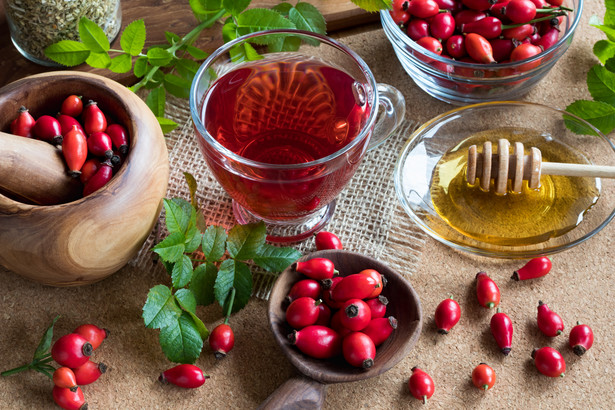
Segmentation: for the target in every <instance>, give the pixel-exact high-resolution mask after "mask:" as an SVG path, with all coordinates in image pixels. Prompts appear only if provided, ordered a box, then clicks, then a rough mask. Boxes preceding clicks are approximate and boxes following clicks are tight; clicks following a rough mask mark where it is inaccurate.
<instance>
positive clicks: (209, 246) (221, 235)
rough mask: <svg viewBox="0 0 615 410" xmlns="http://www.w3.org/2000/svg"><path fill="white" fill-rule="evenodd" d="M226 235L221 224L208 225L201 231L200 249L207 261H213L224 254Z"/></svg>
mask: <svg viewBox="0 0 615 410" xmlns="http://www.w3.org/2000/svg"><path fill="white" fill-rule="evenodd" d="M227 238H228V235H227V234H226V231H225V230H224V228H223V227H221V226H215V225H212V226H208V227H207V229H206V230H205V233H203V243H202V245H201V249H202V251H203V254H204V255H205V259H207V260H208V261H209V262H215V261H218V260H220V259H222V257H223V256H224V252H225V251H226V239H227Z"/></svg>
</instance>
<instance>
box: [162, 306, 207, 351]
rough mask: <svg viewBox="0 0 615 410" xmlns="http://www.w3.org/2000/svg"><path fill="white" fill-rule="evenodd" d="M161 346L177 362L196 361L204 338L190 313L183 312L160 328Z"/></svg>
mask: <svg viewBox="0 0 615 410" xmlns="http://www.w3.org/2000/svg"><path fill="white" fill-rule="evenodd" d="M159 340H160V347H162V351H163V352H164V354H165V356H166V357H167V359H169V360H170V361H172V362H175V363H194V362H195V361H196V359H198V358H199V355H200V354H201V349H202V348H203V339H202V338H201V335H200V333H199V330H198V328H197V326H196V325H195V323H194V320H193V319H192V317H191V316H190V314H188V313H186V312H182V314H181V316H179V317H178V319H177V320H176V321H174V322H173V323H171V324H169V325H168V326H165V327H163V328H162V329H160V339H159Z"/></svg>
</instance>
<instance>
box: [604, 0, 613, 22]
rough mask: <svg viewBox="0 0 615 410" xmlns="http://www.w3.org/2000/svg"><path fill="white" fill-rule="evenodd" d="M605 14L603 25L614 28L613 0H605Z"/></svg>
mask: <svg viewBox="0 0 615 410" xmlns="http://www.w3.org/2000/svg"><path fill="white" fill-rule="evenodd" d="M604 4H605V6H606V12H605V13H604V24H606V25H607V26H611V27H613V26H615V0H605V1H604Z"/></svg>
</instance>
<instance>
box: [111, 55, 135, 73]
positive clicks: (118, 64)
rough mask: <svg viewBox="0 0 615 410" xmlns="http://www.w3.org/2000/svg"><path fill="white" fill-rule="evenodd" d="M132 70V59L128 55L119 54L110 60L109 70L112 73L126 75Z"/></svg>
mask: <svg viewBox="0 0 615 410" xmlns="http://www.w3.org/2000/svg"><path fill="white" fill-rule="evenodd" d="M131 68H132V57H130V56H129V55H128V54H120V55H119V56H117V57H115V58H112V59H111V64H110V65H109V70H111V71H113V72H114V73H127V72H129V71H130V69H131Z"/></svg>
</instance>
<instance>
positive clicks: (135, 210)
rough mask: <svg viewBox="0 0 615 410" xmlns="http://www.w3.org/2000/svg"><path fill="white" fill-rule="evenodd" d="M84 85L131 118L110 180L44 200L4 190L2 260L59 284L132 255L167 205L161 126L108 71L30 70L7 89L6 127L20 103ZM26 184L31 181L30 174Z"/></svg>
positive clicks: (91, 278) (78, 281)
mask: <svg viewBox="0 0 615 410" xmlns="http://www.w3.org/2000/svg"><path fill="white" fill-rule="evenodd" d="M71 93H77V94H79V95H83V96H84V97H86V96H87V98H90V99H93V100H95V101H97V102H98V105H99V107H100V108H101V109H102V110H103V111H104V112H105V113H106V114H107V115H108V116H109V117H111V118H114V119H115V120H116V121H118V122H119V123H121V124H123V125H125V126H126V127H127V129H128V134H129V136H130V151H129V153H128V155H127V157H126V160H125V162H124V164H123V165H122V166H121V167H120V168H119V170H118V171H117V173H116V174H115V175H114V176H113V178H112V179H111V181H109V183H107V185H105V186H104V187H103V188H101V189H100V190H98V191H96V192H95V193H93V194H91V195H89V196H87V197H85V198H81V199H78V200H76V201H73V202H69V203H62V204H59V205H50V206H37V205H30V204H25V203H22V202H18V201H15V200H12V199H10V198H8V197H6V196H4V195H1V194H0V264H1V265H3V266H4V267H6V268H7V269H9V270H11V271H13V272H16V273H18V274H20V275H22V276H24V277H27V278H29V279H32V280H34V281H38V282H41V283H45V284H48V285H55V286H76V285H83V284H87V283H92V282H95V281H99V280H101V279H103V278H105V277H107V276H109V275H110V274H112V273H114V272H116V271H117V270H119V269H120V268H121V267H123V266H124V265H125V264H126V263H127V262H128V261H129V260H130V259H131V258H133V257H134V256H135V255H136V253H137V252H138V250H139V249H140V248H141V246H142V245H143V242H144V241H145V239H146V238H147V236H148V235H149V234H150V232H151V230H152V228H153V226H154V224H155V222H156V221H157V220H158V215H159V214H160V210H161V207H162V198H163V197H164V195H165V194H166V191H167V185H168V178H169V162H168V153H167V148H166V144H165V141H164V136H163V135H162V130H161V129H160V126H159V125H158V122H157V121H156V118H155V117H154V115H153V114H152V112H151V110H150V109H149V108H148V107H147V105H145V103H144V102H143V100H141V99H140V98H139V97H138V96H137V95H136V94H134V93H133V92H131V91H129V90H128V89H127V88H126V87H124V86H122V85H121V84H119V83H117V82H114V81H112V80H109V79H107V78H105V77H101V76H97V75H94V74H90V73H79V72H74V71H62V72H51V73H45V74H39V75H35V76H30V77H27V78H24V79H21V80H18V81H16V82H13V83H11V84H9V85H7V86H5V87H3V88H1V89H0V130H5V129H6V128H7V127H8V123H9V122H10V121H11V119H12V117H13V116H14V113H15V112H17V109H18V108H19V106H21V105H26V106H28V107H30V111H31V112H32V114H33V115H34V116H35V117H37V116H39V115H40V114H41V113H48V112H49V110H50V109H51V108H52V107H55V110H57V107H59V106H60V103H61V101H62V100H63V99H64V98H65V97H66V96H67V95H69V94H71ZM23 183H24V184H28V183H30V181H29V180H23Z"/></svg>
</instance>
